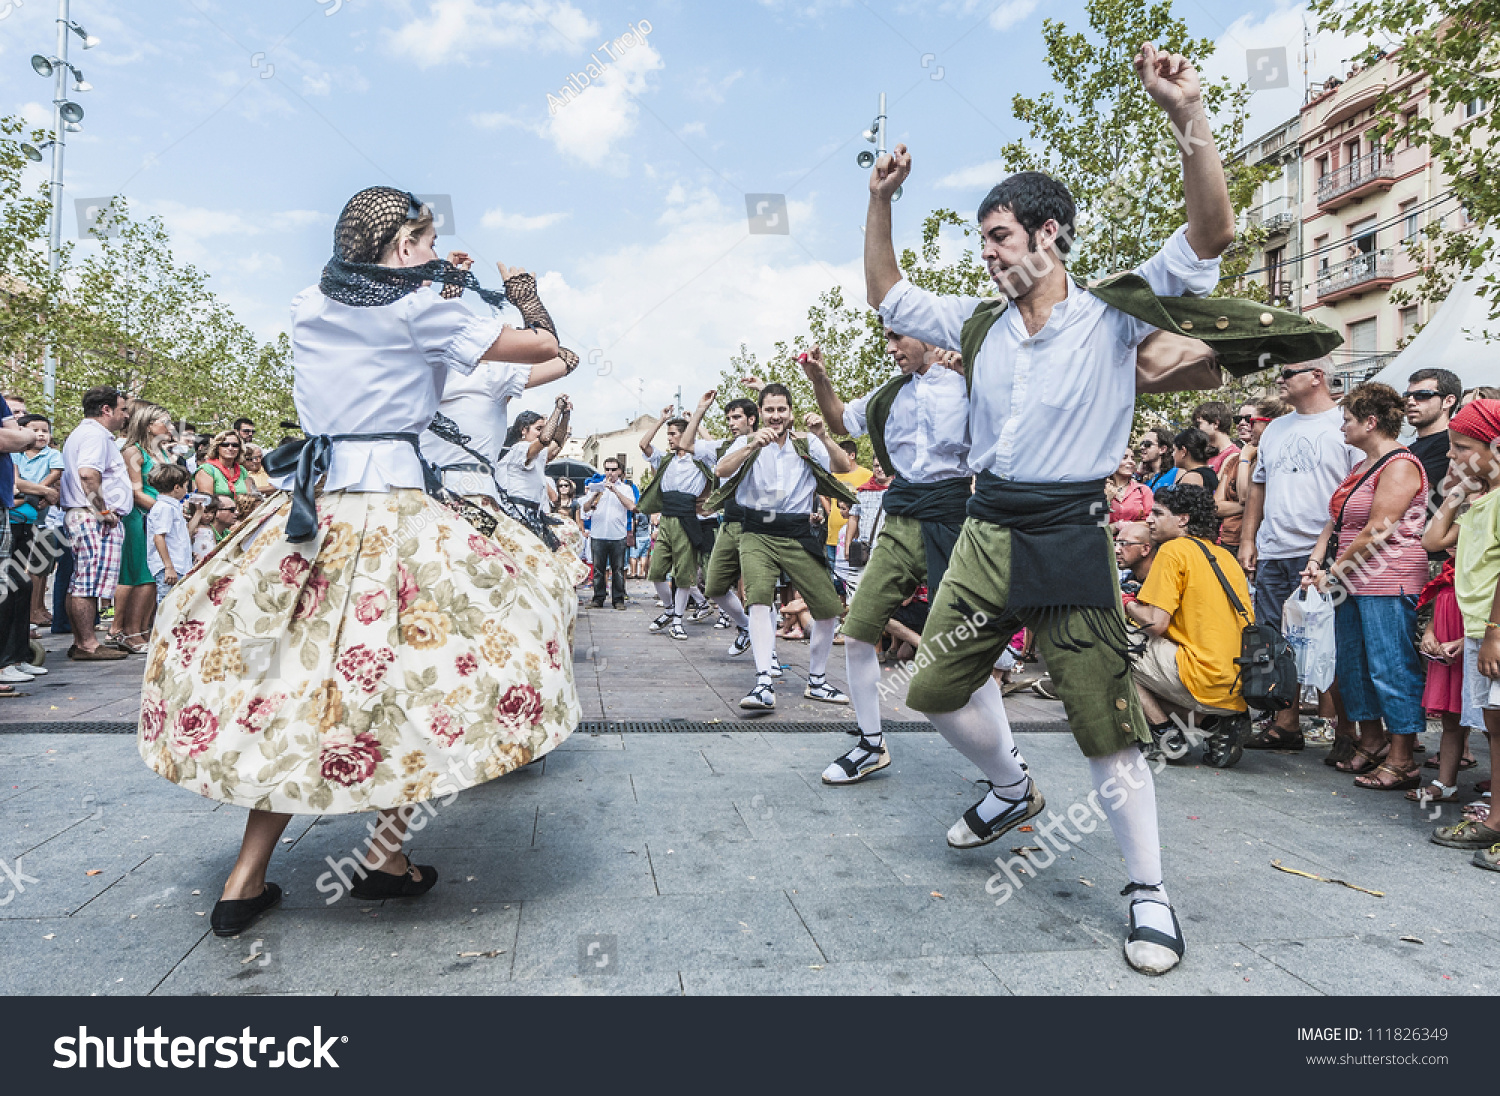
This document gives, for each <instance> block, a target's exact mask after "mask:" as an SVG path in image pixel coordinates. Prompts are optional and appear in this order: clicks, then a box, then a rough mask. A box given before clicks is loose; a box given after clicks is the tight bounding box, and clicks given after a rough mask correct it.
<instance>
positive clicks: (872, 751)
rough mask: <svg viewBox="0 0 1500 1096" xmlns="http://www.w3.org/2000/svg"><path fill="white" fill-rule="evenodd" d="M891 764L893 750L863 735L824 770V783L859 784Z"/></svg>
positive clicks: (838, 784) (838, 785) (837, 785)
mask: <svg viewBox="0 0 1500 1096" xmlns="http://www.w3.org/2000/svg"><path fill="white" fill-rule="evenodd" d="M890 764H891V752H890V751H889V750H888V749H886V748H885V746H884V745H883V744H882V745H879V746H874V745H870V744H869V740H868V739H866V738H865V737H864V736H863V735H861V736H860V739H859V745H858V746H855V747H854V749H852V750H850V751H849V752H848V753H846V754H845V755H844V756H843V757H840V758H838V759H836V760H835V761H834V762H833V764H831V765H829V766H828V768H826V769H824V770H823V783H825V784H829V785H832V786H833V787H842V786H843V785H845V784H858V783H859V782H860V781H861V780H864V779H866V778H867V777H871V776H874V775H875V774H876V773H878V772H879V771H880V770H881V769H887V768H890Z"/></svg>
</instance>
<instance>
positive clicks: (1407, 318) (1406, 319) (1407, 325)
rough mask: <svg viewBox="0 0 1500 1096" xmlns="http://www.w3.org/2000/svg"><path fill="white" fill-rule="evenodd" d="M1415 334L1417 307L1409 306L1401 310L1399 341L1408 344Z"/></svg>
mask: <svg viewBox="0 0 1500 1096" xmlns="http://www.w3.org/2000/svg"><path fill="white" fill-rule="evenodd" d="M1416 333H1417V306H1416V305H1411V306H1409V307H1407V308H1403V309H1402V310H1401V341H1402V343H1408V342H1410V341H1411V340H1412V337H1413V336H1414V335H1416Z"/></svg>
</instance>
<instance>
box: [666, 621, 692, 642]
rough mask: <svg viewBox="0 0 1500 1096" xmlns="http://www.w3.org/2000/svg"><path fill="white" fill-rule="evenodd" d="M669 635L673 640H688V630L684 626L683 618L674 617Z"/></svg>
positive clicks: (669, 627) (668, 631)
mask: <svg viewBox="0 0 1500 1096" xmlns="http://www.w3.org/2000/svg"><path fill="white" fill-rule="evenodd" d="M667 635H669V636H671V637H672V638H673V639H686V638H687V629H686V628H684V627H683V626H682V618H681V617H673V618H672V623H671V624H670V625H669V626H668V628H667Z"/></svg>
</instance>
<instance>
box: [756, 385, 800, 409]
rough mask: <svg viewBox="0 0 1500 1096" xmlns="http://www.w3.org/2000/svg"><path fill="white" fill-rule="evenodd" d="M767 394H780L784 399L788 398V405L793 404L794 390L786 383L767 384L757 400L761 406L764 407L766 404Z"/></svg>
mask: <svg viewBox="0 0 1500 1096" xmlns="http://www.w3.org/2000/svg"><path fill="white" fill-rule="evenodd" d="M767 396H780V397H781V398H782V399H784V400H786V405H787V406H788V407H791V406H792V390H791V389H790V388H788V387H787V386H786V385H784V384H775V383H772V384H768V385H766V386H765V387H764V388H762V389H761V390H760V398H759V399H757V400H756V401H755V402H756V403H757V404H758V405H759V406H761V407H764V406H765V405H766V397H767Z"/></svg>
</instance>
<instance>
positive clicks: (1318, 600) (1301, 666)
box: [1281, 587, 1335, 690]
mask: <svg viewBox="0 0 1500 1096" xmlns="http://www.w3.org/2000/svg"><path fill="white" fill-rule="evenodd" d="M1281 633H1282V635H1284V636H1286V641H1287V642H1288V643H1290V644H1291V646H1292V650H1293V651H1295V652H1296V654H1297V679H1298V680H1299V681H1301V682H1302V685H1303V687H1304V688H1306V687H1307V686H1308V685H1311V686H1312V687H1313V688H1315V689H1319V690H1325V689H1327V688H1328V687H1329V686H1331V685H1332V684H1333V667H1334V650H1335V642H1334V635H1333V598H1331V597H1329V596H1328V595H1327V594H1325V593H1322V592H1321V591H1319V590H1318V589H1316V588H1313V587H1310V588H1308V589H1306V590H1298V591H1297V592H1296V593H1294V594H1293V595H1292V596H1291V597H1289V598H1287V599H1286V605H1285V606H1283V607H1282V610H1281Z"/></svg>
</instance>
